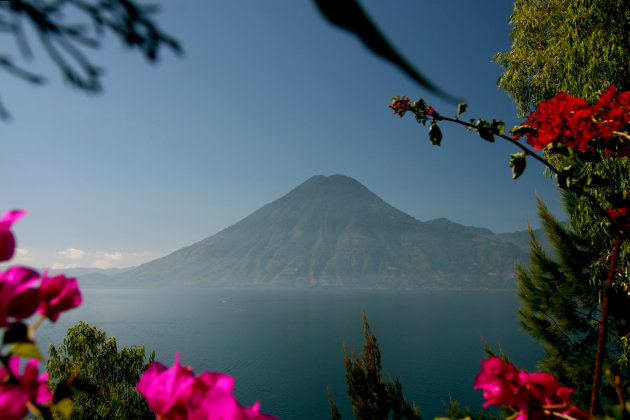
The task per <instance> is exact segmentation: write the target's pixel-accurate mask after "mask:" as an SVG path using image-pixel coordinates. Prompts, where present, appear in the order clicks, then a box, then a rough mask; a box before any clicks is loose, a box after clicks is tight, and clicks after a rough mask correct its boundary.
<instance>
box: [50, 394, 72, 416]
mask: <svg viewBox="0 0 630 420" xmlns="http://www.w3.org/2000/svg"><path fill="white" fill-rule="evenodd" d="M72 408H73V404H72V399H71V398H64V399H63V400H61V401H59V402H58V403H56V404H54V405H53V406H52V409H53V410H54V411H55V413H58V414H59V415H61V416H62V417H63V418H64V419H69V418H70V416H71V415H72Z"/></svg>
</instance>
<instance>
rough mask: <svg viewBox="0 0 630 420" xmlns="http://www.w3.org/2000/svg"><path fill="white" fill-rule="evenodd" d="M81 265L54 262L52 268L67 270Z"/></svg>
mask: <svg viewBox="0 0 630 420" xmlns="http://www.w3.org/2000/svg"><path fill="white" fill-rule="evenodd" d="M78 266H79V265H78V264H62V263H53V265H51V266H50V269H51V270H65V269H68V268H77V267H78Z"/></svg>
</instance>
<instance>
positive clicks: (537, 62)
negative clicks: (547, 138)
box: [495, 0, 630, 115]
mask: <svg viewBox="0 0 630 420" xmlns="http://www.w3.org/2000/svg"><path fill="white" fill-rule="evenodd" d="M510 24H511V25H512V26H513V27H512V30H511V32H510V35H511V37H512V41H513V43H512V49H511V50H510V51H508V52H506V53H497V54H496V56H495V61H496V62H497V63H499V64H500V65H501V66H502V67H504V68H505V72H504V73H503V75H502V76H501V77H500V78H499V81H498V84H499V87H501V88H503V89H505V91H506V92H507V93H508V94H509V95H510V96H511V97H512V99H513V100H514V102H515V103H516V105H517V107H518V110H519V112H520V113H521V115H525V114H526V113H527V112H528V111H529V110H531V109H532V108H533V106H534V105H536V104H537V103H539V102H542V101H546V100H548V99H549V98H551V97H552V96H554V95H555V94H556V93H558V92H562V91H563V92H566V93H568V94H570V95H572V96H580V97H583V98H585V99H586V100H587V101H591V100H593V99H594V98H596V97H597V96H598V95H599V93H600V92H601V91H602V90H603V89H604V88H606V87H608V86H609V85H611V84H615V85H616V86H617V87H618V88H619V89H620V90H628V89H629V88H630V65H629V64H630V10H629V7H628V2H627V0H517V1H515V2H514V12H513V13H512V16H511V18H510Z"/></svg>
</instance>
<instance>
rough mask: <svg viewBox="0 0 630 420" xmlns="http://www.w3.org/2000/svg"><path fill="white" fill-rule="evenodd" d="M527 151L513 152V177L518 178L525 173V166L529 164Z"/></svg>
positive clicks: (511, 157) (511, 164)
mask: <svg viewBox="0 0 630 420" xmlns="http://www.w3.org/2000/svg"><path fill="white" fill-rule="evenodd" d="M525 156H526V155H525V152H519V153H512V154H511V155H510V167H512V179H516V178H518V177H519V176H521V175H523V172H525V167H526V166H527V160H526V159H525Z"/></svg>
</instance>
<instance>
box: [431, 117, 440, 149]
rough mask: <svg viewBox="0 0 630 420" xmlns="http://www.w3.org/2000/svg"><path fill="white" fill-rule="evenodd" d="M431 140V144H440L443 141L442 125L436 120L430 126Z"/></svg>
mask: <svg viewBox="0 0 630 420" xmlns="http://www.w3.org/2000/svg"><path fill="white" fill-rule="evenodd" d="M429 140H431V144H432V145H434V146H439V145H440V143H441V142H442V130H440V127H438V125H437V124H436V123H435V122H433V123H432V124H431V125H430V126H429Z"/></svg>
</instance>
